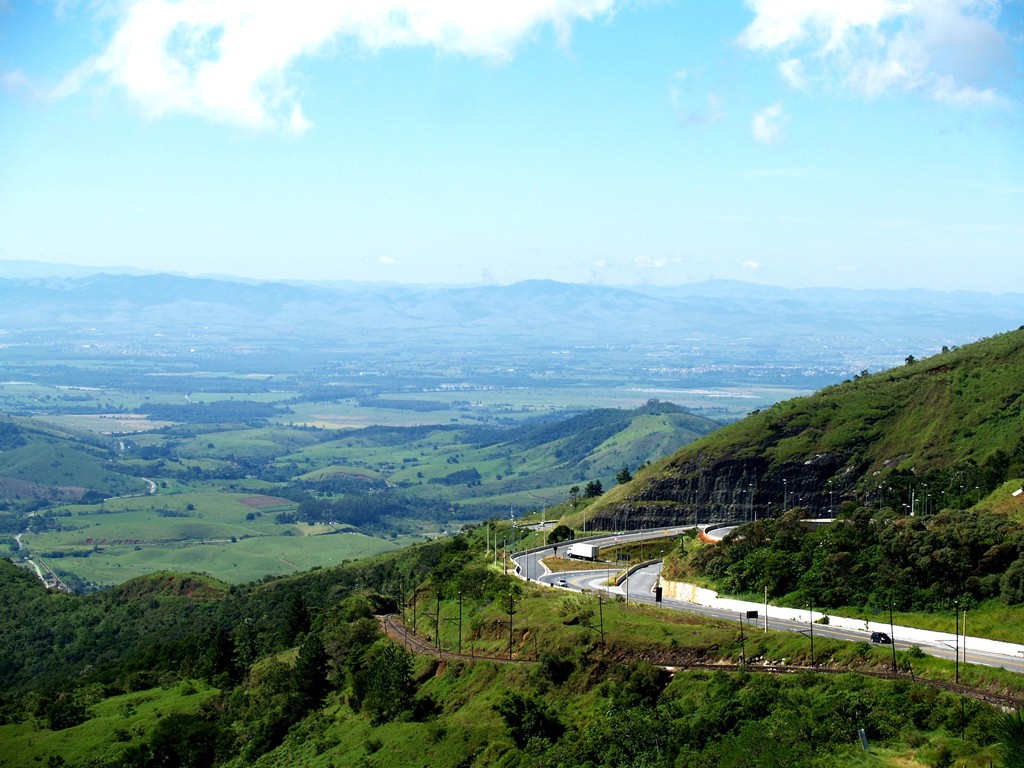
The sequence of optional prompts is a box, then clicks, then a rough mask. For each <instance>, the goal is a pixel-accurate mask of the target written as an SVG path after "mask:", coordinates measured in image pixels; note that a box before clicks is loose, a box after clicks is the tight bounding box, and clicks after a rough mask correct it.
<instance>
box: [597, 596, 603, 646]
mask: <svg viewBox="0 0 1024 768" xmlns="http://www.w3.org/2000/svg"><path fill="white" fill-rule="evenodd" d="M597 610H598V615H599V616H600V617H601V653H602V654H603V653H604V650H605V646H604V600H603V598H602V596H601V595H598V596H597Z"/></svg>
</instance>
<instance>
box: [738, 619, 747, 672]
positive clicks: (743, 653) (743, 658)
mask: <svg viewBox="0 0 1024 768" xmlns="http://www.w3.org/2000/svg"><path fill="white" fill-rule="evenodd" d="M739 618H740V666H744V665H745V664H746V663H747V641H746V638H745V637H744V636H743V614H742V613H741V614H740V616H739Z"/></svg>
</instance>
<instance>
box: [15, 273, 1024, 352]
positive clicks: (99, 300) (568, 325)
mask: <svg viewBox="0 0 1024 768" xmlns="http://www.w3.org/2000/svg"><path fill="white" fill-rule="evenodd" d="M0 302H2V304H0V307H2V308H0V319H2V321H3V322H4V323H5V324H6V325H7V326H8V328H9V329H10V330H29V329H32V328H38V327H54V326H56V327H62V326H70V327H74V326H77V325H79V324H81V323H99V324H104V323H109V324H111V325H116V326H120V325H122V324H123V323H124V322H125V317H126V315H125V313H131V316H132V317H133V318H134V319H135V320H136V321H138V320H139V319H140V318H141V319H143V320H144V321H145V322H146V323H148V324H153V325H159V324H162V325H164V326H165V327H169V328H189V327H194V326H195V325H196V324H198V323H216V322H218V321H223V322H225V323H228V324H231V325H234V324H235V323H243V324H244V323H251V324H253V329H254V330H256V329H262V331H263V332H265V333H272V332H273V331H275V330H276V331H278V332H280V331H282V330H284V329H293V330H294V329H301V328H303V327H304V326H306V325H307V324H309V323H316V324H317V325H316V328H315V330H316V331H317V333H319V334H321V335H327V336H333V337H348V338H355V337H359V336H362V337H371V338H376V337H380V336H382V335H384V334H390V333H394V332H397V331H402V332H404V333H407V334H410V335H420V334H425V335H426V336H427V337H428V338H431V339H432V340H433V341H434V342H437V341H439V339H438V338H437V334H438V333H440V332H444V333H445V334H447V335H448V336H449V337H450V338H451V339H452V340H463V341H464V340H466V339H472V338H473V337H474V334H477V333H487V334H490V333H494V332H501V333H507V334H510V335H511V336H513V337H516V336H518V335H520V334H524V335H527V336H529V337H531V339H532V341H533V342H535V343H536V342H543V343H552V344H556V343H564V344H578V343H587V342H589V343H592V344H605V343H624V342H631V341H637V340H638V333H639V332H642V333H643V340H645V341H651V342H666V343H668V342H671V343H678V342H679V341H681V340H682V338H687V337H689V336H696V337H716V336H724V337H733V338H742V337H752V338H772V337H779V336H783V335H785V334H801V335H807V334H815V333H817V334H827V335H833V336H844V335H851V334H883V335H886V336H901V337H907V338H912V337H913V336H928V335H939V336H941V337H942V338H949V339H950V340H952V341H953V343H956V342H957V341H962V340H964V339H965V338H976V337H978V336H984V335H989V334H992V333H996V332H998V331H999V330H1001V329H1005V328H1007V327H1011V326H1013V325H1014V324H1015V319H1016V318H1019V317H1020V311H1019V307H1020V306H1021V305H1022V304H1024V296H1022V295H1021V294H1006V295H1003V296H993V295H990V294H973V293H968V292H956V293H939V292H928V291H916V290H915V291H849V290H827V289H805V290H787V289H780V288H771V287H766V286H760V285H749V284H743V283H728V282H721V281H719V282H709V283H700V284H695V285H691V286H678V287H675V288H653V287H631V288H620V287H609V286H602V285H574V284H565V283H557V282H554V281H540V280H534V281H526V282H522V283H517V284H513V285H509V286H478V287H474V286H465V287H443V288H425V289H422V290H416V289H413V288H410V287H409V286H404V287H393V288H392V287H388V286H379V285H366V286H358V285H357V286H344V287H341V286H329V285H326V284H325V285H323V286H314V285H296V284H285V283H275V282H264V283H256V284H252V283H240V282H228V281H223V280H213V279H207V278H188V277H179V276H173V275H166V274H158V275H142V276H137V275H107V274H99V275H90V276H87V277H60V278H7V279H0ZM139 330H143V329H139ZM681 337H682V338H681ZM919 351H920V350H919Z"/></svg>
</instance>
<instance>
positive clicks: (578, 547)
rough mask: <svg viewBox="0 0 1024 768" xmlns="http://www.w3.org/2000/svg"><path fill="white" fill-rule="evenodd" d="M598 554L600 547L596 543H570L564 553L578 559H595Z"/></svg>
mask: <svg viewBox="0 0 1024 768" xmlns="http://www.w3.org/2000/svg"><path fill="white" fill-rule="evenodd" d="M600 554H601V548H600V547H599V546H597V545H596V544H570V545H569V549H568V550H567V551H566V555H568V556H569V557H575V558H576V559H578V560H597V556H598V555H600Z"/></svg>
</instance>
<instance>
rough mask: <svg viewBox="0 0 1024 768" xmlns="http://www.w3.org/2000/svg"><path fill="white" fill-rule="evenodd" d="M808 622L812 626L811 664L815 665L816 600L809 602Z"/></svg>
mask: <svg viewBox="0 0 1024 768" xmlns="http://www.w3.org/2000/svg"><path fill="white" fill-rule="evenodd" d="M807 623H808V624H809V625H810V627H811V666H812V667H813V666H814V601H813V600H812V601H810V602H808V603H807Z"/></svg>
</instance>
